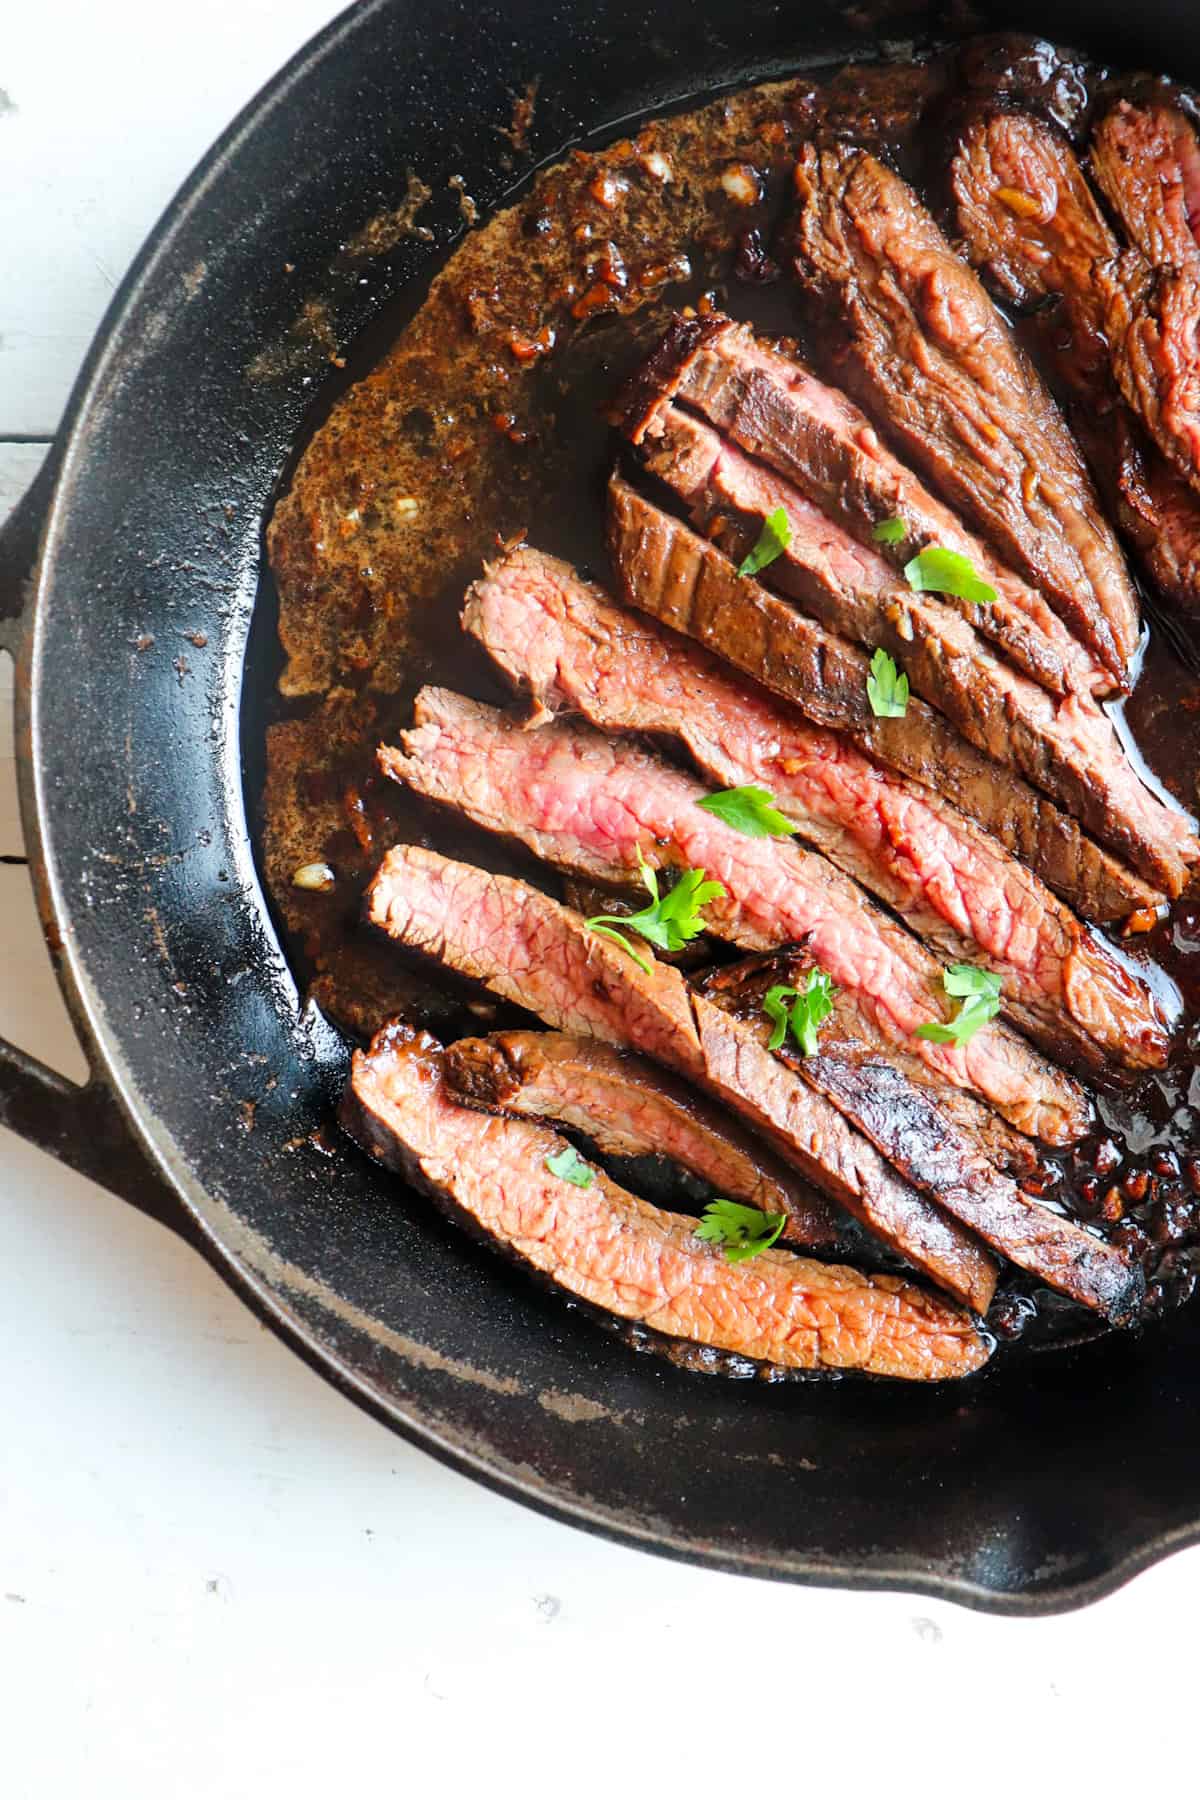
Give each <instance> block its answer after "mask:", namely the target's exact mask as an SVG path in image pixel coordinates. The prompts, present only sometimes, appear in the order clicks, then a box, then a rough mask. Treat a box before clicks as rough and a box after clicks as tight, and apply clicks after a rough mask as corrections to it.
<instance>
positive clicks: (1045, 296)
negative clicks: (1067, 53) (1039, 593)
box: [952, 113, 1200, 608]
mask: <svg viewBox="0 0 1200 1800" xmlns="http://www.w3.org/2000/svg"><path fill="white" fill-rule="evenodd" d="M1114 116H1116V115H1114ZM952 179H953V186H954V193H955V197H956V199H957V202H958V218H959V225H960V228H961V230H962V232H963V235H964V238H965V239H966V243H967V246H968V249H969V252H970V255H971V260H972V261H973V262H975V263H977V264H980V265H981V266H982V267H983V268H984V269H985V270H986V272H987V273H988V275H989V276H990V278H991V280H992V281H993V282H994V283H995V284H996V285H997V286H998V287H999V288H1000V290H1001V292H1002V293H1003V294H1004V295H1005V296H1006V297H1007V298H1009V299H1011V300H1013V301H1015V302H1016V303H1017V304H1018V305H1020V306H1021V307H1023V308H1026V309H1029V308H1033V309H1035V312H1036V317H1035V321H1034V329H1035V330H1036V332H1037V336H1038V339H1039V342H1040V344H1041V346H1042V348H1043V350H1044V351H1045V352H1046V355H1047V357H1048V358H1049V360H1050V362H1051V363H1052V366H1053V367H1054V369H1055V370H1056V372H1057V375H1058V378H1059V380H1060V382H1061V383H1062V384H1063V386H1064V387H1065V389H1066V390H1067V392H1068V393H1069V394H1070V395H1071V396H1072V397H1073V401H1074V405H1073V414H1072V416H1073V422H1074V424H1075V429H1076V433H1077V435H1078V437H1079V439H1080V442H1081V443H1082V445H1083V448H1084V451H1085V453H1086V454H1087V457H1088V460H1089V462H1090V463H1091V465H1092V468H1093V470H1094V472H1095V474H1096V477H1097V480H1098V481H1099V482H1100V485H1101V487H1102V489H1103V490H1104V494H1105V498H1106V499H1107V500H1108V502H1109V505H1110V506H1111V508H1112V510H1113V513H1114V515H1115V517H1116V519H1117V521H1118V523H1119V524H1120V525H1121V527H1122V528H1123V529H1124V530H1125V531H1126V532H1127V533H1128V535H1129V537H1130V538H1131V539H1132V541H1133V543H1134V544H1135V546H1136V547H1137V550H1138V553H1139V555H1140V557H1141V560H1142V562H1143V564H1144V565H1145V568H1146V571H1147V573H1148V574H1149V576H1150V579H1151V580H1152V581H1153V582H1154V583H1155V585H1156V586H1157V587H1158V588H1160V589H1161V590H1162V592H1163V593H1164V594H1165V595H1166V596H1167V597H1168V598H1169V599H1171V600H1173V601H1175V603H1176V604H1177V605H1180V606H1183V607H1186V608H1196V607H1200V499H1197V497H1196V495H1195V494H1194V493H1193V491H1192V489H1191V488H1190V487H1189V486H1188V485H1187V483H1186V482H1185V481H1183V480H1182V479H1181V478H1180V477H1179V476H1178V475H1177V474H1176V473H1175V471H1174V470H1173V469H1172V468H1171V467H1170V465H1169V464H1168V463H1167V462H1166V460H1165V459H1164V458H1163V456H1162V455H1161V453H1160V452H1159V451H1158V450H1157V449H1155V448H1153V447H1152V446H1151V445H1150V444H1149V443H1147V442H1146V440H1145V438H1144V436H1143V433H1142V430H1141V427H1140V425H1138V424H1137V423H1136V422H1135V420H1134V417H1133V414H1132V413H1131V412H1130V411H1129V409H1128V408H1127V406H1126V405H1125V402H1124V400H1123V399H1122V397H1121V394H1120V390H1119V387H1118V385H1117V380H1116V376H1115V373H1114V370H1113V365H1112V359H1111V356H1110V345H1109V337H1108V329H1109V312H1110V303H1111V293H1112V285H1113V282H1114V280H1115V279H1116V272H1117V270H1118V265H1119V260H1120V256H1121V247H1120V245H1119V244H1118V242H1117V240H1116V238H1115V237H1114V235H1113V233H1112V231H1111V230H1110V229H1109V226H1108V222H1107V220H1106V219H1105V218H1104V215H1103V214H1102V212H1101V211H1100V208H1099V206H1098V205H1097V204H1096V201H1095V199H1094V197H1093V195H1092V191H1091V189H1090V187H1089V186H1088V184H1087V182H1086V180H1085V179H1084V175H1083V170H1082V169H1081V168H1080V166H1079V163H1078V161H1077V160H1076V158H1075V155H1074V153H1073V152H1072V150H1071V148H1070V146H1069V145H1068V144H1067V143H1066V142H1065V140H1064V139H1062V138H1061V137H1059V136H1058V135H1057V133H1055V132H1052V131H1051V130H1049V129H1048V128H1047V127H1046V126H1045V125H1043V124H1042V123H1041V122H1040V121H1039V120H1036V119H1032V118H1030V117H1028V115H1026V114H1022V113H1002V114H998V115H997V116H996V117H994V118H992V119H990V120H987V121H983V120H981V121H978V122H976V123H975V124H974V125H973V126H972V127H971V129H970V130H969V131H968V132H967V133H966V134H965V136H964V138H963V140H962V143H961V145H960V146H959V150H958V153H957V155H956V157H955V160H954V164H953V170H952ZM1047 300H1054V301H1056V302H1057V304H1056V305H1055V306H1054V307H1053V308H1052V309H1051V310H1049V311H1047V310H1045V306H1044V303H1045V302H1046V301H1047ZM1039 308H1040V309H1041V310H1037V309H1039Z"/></svg>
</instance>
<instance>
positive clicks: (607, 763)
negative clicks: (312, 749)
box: [379, 688, 1091, 1144]
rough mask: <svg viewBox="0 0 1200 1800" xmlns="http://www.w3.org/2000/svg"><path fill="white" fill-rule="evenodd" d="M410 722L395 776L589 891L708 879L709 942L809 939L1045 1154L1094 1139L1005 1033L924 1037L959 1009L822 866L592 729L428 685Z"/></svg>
mask: <svg viewBox="0 0 1200 1800" xmlns="http://www.w3.org/2000/svg"><path fill="white" fill-rule="evenodd" d="M416 718H417V724H416V726H415V727H414V728H413V729H412V730H410V731H406V732H404V733H402V735H401V743H402V748H401V749H399V750H397V749H393V748H390V747H388V746H384V747H383V748H381V750H380V752H379V763H380V767H381V768H382V769H383V771H384V773H385V774H387V775H390V776H391V777H393V779H395V780H398V781H401V782H404V783H405V784H406V785H407V786H409V787H410V788H412V789H414V790H415V791H416V792H417V793H419V794H423V795H425V796H426V797H427V798H429V799H431V800H435V801H438V802H440V803H441V804H443V805H447V806H450V807H453V808H454V809H455V810H456V811H458V812H461V813H464V814H465V815H466V816H467V817H468V818H470V819H471V820H472V821H473V822H474V823H475V824H478V825H480V826H482V827H483V828H484V829H485V830H490V831H497V832H501V833H504V834H505V835H507V836H511V837H514V838H516V839H518V840H519V841H520V842H522V843H524V844H525V845H527V846H528V847H529V848H530V849H531V850H532V851H533V852H534V854H535V855H536V856H538V857H540V858H541V859H542V860H543V861H544V862H548V863H550V864H551V865H552V866H554V867H556V868H560V869H567V870H569V871H570V872H571V873H573V874H580V875H584V876H591V877H592V878H593V879H594V880H597V881H601V882H611V883H613V884H614V885H621V884H627V883H628V882H629V880H630V879H631V878H632V879H634V880H636V878H637V873H638V869H639V866H640V859H641V858H643V857H644V858H645V860H646V862H647V863H649V864H650V865H651V866H652V867H654V868H660V869H662V870H663V872H664V878H669V877H670V875H671V874H672V873H673V872H674V871H675V870H682V869H703V870H704V871H705V874H706V875H707V877H708V878H709V879H710V880H712V881H717V882H720V883H721V884H722V886H723V888H724V894H723V896H718V897H717V898H715V899H714V900H712V901H711V902H710V903H709V904H708V905H706V907H705V909H704V924H705V928H706V929H707V930H709V931H710V932H713V933H715V934H716V935H718V936H720V937H724V938H726V939H728V940H729V941H730V942H731V943H734V944H737V945H739V946H740V947H741V948H743V949H747V950H765V949H771V948H774V947H776V946H778V945H780V944H786V943H792V942H799V941H801V940H803V941H804V942H805V943H807V945H808V946H809V948H810V949H811V951H812V953H813V955H814V957H815V958H816V960H817V961H818V962H819V964H820V965H821V967H822V968H823V969H824V970H825V971H826V973H827V974H828V975H829V976H830V978H831V979H832V980H833V981H835V982H836V983H837V985H838V986H839V987H840V988H842V989H843V990H844V991H845V992H846V993H847V994H848V995H851V996H853V997H854V999H855V1001H856V1003H857V1004H858V1006H859V1007H860V1008H861V1009H862V1011H863V1012H864V1013H865V1014H866V1016H867V1018H868V1019H869V1021H870V1022H871V1023H872V1025H873V1026H874V1027H875V1029H876V1030H878V1031H879V1032H881V1033H882V1034H883V1035H884V1037H885V1038H887V1039H889V1040H891V1041H894V1042H896V1043H897V1044H899V1045H900V1046H901V1047H903V1048H905V1049H907V1050H909V1051H911V1052H912V1053H914V1054H916V1055H917V1056H919V1057H920V1058H921V1059H922V1061H924V1062H925V1063H926V1064H927V1065H928V1066H929V1068H930V1069H931V1070H932V1071H933V1072H934V1074H935V1075H936V1076H939V1077H941V1078H942V1079H944V1080H946V1081H948V1082H950V1083H951V1084H952V1085H954V1086H956V1087H961V1088H965V1089H967V1090H968V1091H972V1092H975V1093H977V1094H979V1095H981V1096H982V1097H983V1098H984V1099H986V1100H987V1101H989V1102H990V1104H991V1105H992V1106H994V1107H995V1108H996V1110H997V1112H999V1113H1000V1114H1001V1116H1002V1117H1003V1118H1006V1119H1007V1120H1008V1121H1009V1123H1010V1124H1012V1125H1014V1126H1016V1128H1017V1129H1018V1130H1019V1131H1024V1132H1025V1133H1026V1134H1027V1135H1028V1136H1030V1137H1035V1138H1040V1139H1041V1140H1042V1141H1043V1142H1045V1143H1049V1144H1067V1143H1073V1142H1075V1141H1077V1140H1078V1139H1079V1138H1080V1137H1081V1136H1083V1134H1084V1133H1085V1132H1086V1131H1087V1130H1088V1128H1089V1126H1090V1123H1091V1111H1090V1107H1089V1106H1088V1103H1087V1101H1086V1099H1085V1097H1084V1095H1083V1092H1082V1090H1081V1089H1080V1088H1079V1086H1078V1084H1077V1083H1076V1082H1074V1081H1073V1080H1072V1079H1071V1078H1070V1077H1069V1076H1067V1075H1065V1074H1064V1073H1063V1071H1062V1070H1060V1069H1057V1068H1054V1067H1053V1066H1052V1065H1050V1064H1048V1063H1047V1062H1046V1061H1045V1060H1044V1059H1043V1058H1042V1057H1040V1056H1039V1055H1038V1054H1037V1052H1036V1051H1034V1050H1033V1049H1032V1048H1031V1047H1030V1046H1029V1045H1028V1044H1027V1043H1026V1042H1025V1040H1024V1039H1022V1038H1020V1037H1017V1036H1016V1035H1015V1034H1014V1033H1013V1032H1011V1031H1010V1030H1009V1029H1008V1028H1007V1027H1005V1026H1002V1025H994V1026H991V1027H989V1028H987V1029H986V1030H984V1031H981V1032H979V1033H978V1034H977V1035H976V1036H975V1037H974V1038H972V1039H971V1041H970V1042H969V1043H967V1044H964V1045H961V1046H959V1045H948V1044H940V1043H935V1042H933V1041H931V1040H930V1039H928V1038H921V1037H917V1036H916V1035H915V1034H916V1031H917V1028H918V1026H921V1025H927V1024H944V1023H945V1022H946V1020H947V1019H948V1018H949V1017H951V1016H952V1015H953V1013H954V1012H955V1010H956V1008H955V1006H954V1004H953V1003H952V1002H950V1001H949V1000H948V999H947V997H946V995H945V993H944V991H943V988H942V973H943V970H942V965H941V964H940V963H939V962H938V961H937V959H936V958H935V957H933V956H932V955H931V954H930V953H929V952H928V951H927V950H926V949H925V948H924V947H923V946H922V945H921V944H919V943H918V942H917V940H916V939H915V938H913V937H911V936H910V935H909V933H908V932H907V931H905V930H904V929H903V927H902V926H900V925H898V924H896V923H894V922H893V921H892V920H891V919H889V918H888V917H887V915H886V914H884V913H883V912H881V911H880V910H879V908H878V907H876V906H874V905H873V904H872V903H871V901H870V900H868V899H867V897H866V896H865V895H864V894H863V893H862V891H861V889H859V888H858V887H856V886H855V884H854V883H853V882H852V881H850V880H848V879H847V878H846V877H845V876H844V875H842V874H840V873H839V872H838V871H837V870H836V869H835V868H833V866H832V865H831V864H830V863H828V862H827V861H826V860H825V859H824V857H821V856H818V855H815V854H814V853H813V852H811V851H807V850H803V849H801V848H800V846H799V845H798V844H795V843H792V842H790V841H789V840H787V839H779V838H748V837H746V836H744V835H743V834H742V833H741V832H738V831H735V830H734V829H733V828H732V827H731V826H729V825H727V824H725V823H724V821H723V820H721V819H719V818H717V817H715V816H714V815H713V814H712V813H711V812H709V811H708V810H706V809H705V808H703V807H701V806H699V805H697V804H696V803H697V801H698V800H701V799H703V798H704V796H705V795H706V794H707V793H708V791H709V790H708V789H707V788H706V787H705V786H704V784H703V783H701V782H699V781H697V780H696V779H695V778H694V777H693V776H691V775H688V774H685V773H684V772H683V771H682V770H679V769H676V768H674V767H673V766H672V765H671V764H669V763H666V762H663V761H662V760H661V759H660V758H659V757H657V756H654V755H652V754H650V753H648V752H646V751H643V750H640V749H639V748H638V747H637V746H636V745H634V744H631V743H629V742H626V741H622V740H619V739H613V738H609V737H605V736H603V735H601V734H600V733H598V732H595V731H593V730H592V729H591V728H590V727H587V726H584V725H579V726H571V725H543V726H541V727H540V728H538V729H536V730H531V729H528V728H526V727H524V726H523V725H522V724H521V723H520V722H519V721H516V720H513V719H511V718H509V717H508V716H507V715H505V714H504V713H500V712H497V711H496V710H495V709H494V708H492V707H489V706H483V705H481V704H480V703H479V702H478V701H475V700H467V699H464V698H462V697H461V696H459V695H456V694H451V693H448V692H446V691H445V690H444V689H437V688H425V689H422V691H421V693H420V694H419V695H418V698H417V703H416Z"/></svg>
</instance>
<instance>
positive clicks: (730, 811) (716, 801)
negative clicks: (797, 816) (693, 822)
mask: <svg viewBox="0 0 1200 1800" xmlns="http://www.w3.org/2000/svg"><path fill="white" fill-rule="evenodd" d="M696 805H697V806H702V807H703V808H704V810H705V812H710V813H713V814H714V815H715V816H716V817H717V818H718V819H722V820H723V821H724V823H725V824H726V825H732V827H733V829H734V830H735V831H740V832H741V834H742V836H743V837H752V838H756V837H791V836H792V834H793V833H794V832H795V831H796V829H797V827H796V826H795V825H793V824H792V821H791V820H790V819H785V818H784V816H783V814H782V813H781V812H779V811H778V809H777V808H776V805H775V796H774V795H773V794H768V792H767V790H766V788H760V787H735V788H725V789H724V791H723V792H721V793H719V794H705V796H704V798H703V800H697V802H696Z"/></svg>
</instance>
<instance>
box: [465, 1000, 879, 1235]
mask: <svg viewBox="0 0 1200 1800" xmlns="http://www.w3.org/2000/svg"><path fill="white" fill-rule="evenodd" d="M446 1077H447V1080H448V1081H449V1083H450V1085H451V1087H452V1088H453V1089H454V1093H455V1097H456V1098H457V1099H459V1100H461V1101H462V1102H463V1103H464V1104H465V1105H469V1106H482V1107H484V1108H485V1109H486V1110H488V1111H491V1112H507V1113H514V1114H517V1115H519V1116H520V1117H521V1118H526V1119H540V1120H542V1121H543V1122H544V1123H549V1124H554V1125H562V1126H565V1127H566V1128H567V1130H569V1131H578V1132H580V1133H581V1134H582V1135H583V1136H584V1137H586V1138H588V1139H589V1140H590V1141H591V1142H592V1143H593V1144H594V1145H595V1146H596V1148H597V1150H599V1152H600V1153H601V1155H602V1156H667V1157H670V1158H671V1160H672V1161H673V1162H676V1163H678V1164H680V1166H681V1167H682V1168H685V1169H687V1170H689V1171H690V1172H691V1173H692V1174H693V1175H695V1176H698V1177H699V1179H700V1180H701V1181H706V1182H707V1183H708V1184H709V1186H710V1187H711V1188H713V1189H714V1190H715V1191H716V1192H717V1193H719V1194H721V1195H723V1196H724V1197H725V1198H727V1199H730V1200H740V1201H741V1202H742V1203H743V1204H744V1205H746V1206H756V1207H757V1208H758V1210H759V1211H760V1212H765V1213H784V1214H786V1216H787V1221H788V1222H787V1224H786V1225H785V1226H784V1230H783V1235H784V1237H785V1238H786V1239H787V1240H788V1241H789V1242H791V1243H796V1244H804V1245H806V1246H808V1248H810V1249H818V1250H824V1251H827V1252H828V1251H831V1250H835V1249H837V1248H838V1246H839V1244H840V1245H841V1247H842V1249H843V1250H845V1249H846V1248H847V1247H848V1240H849V1238H850V1234H851V1232H852V1230H853V1229H854V1228H853V1227H851V1226H850V1225H849V1221H848V1219H847V1217H846V1215H845V1214H842V1213H840V1212H839V1210H838V1209H837V1208H835V1207H833V1206H831V1204H830V1203H829V1201H828V1200H826V1199H825V1198H824V1196H823V1195H821V1194H818V1193H817V1192H816V1191H815V1190H814V1189H813V1188H812V1187H810V1186H809V1184H808V1183H807V1182H806V1181H802V1180H801V1178H800V1177H799V1175H797V1174H796V1172H795V1171H794V1170H792V1169H788V1168H787V1167H786V1166H785V1165H784V1164H783V1163H782V1162H780V1161H779V1160H778V1159H777V1158H776V1157H775V1156H773V1155H772V1153H771V1152H770V1151H769V1150H768V1149H766V1147H765V1146H764V1145H762V1144H758V1143H756V1142H755V1141H754V1139H753V1137H752V1136H751V1135H750V1133H749V1132H748V1131H746V1130H744V1129H743V1127H742V1126H740V1125H739V1124H737V1122H736V1121H735V1120H734V1119H733V1118H731V1117H730V1115H729V1114H728V1113H722V1112H721V1111H720V1109H719V1108H717V1107H715V1106H713V1105H712V1103H711V1102H710V1101H708V1100H705V1099H703V1098H702V1097H701V1095H699V1094H697V1093H696V1092H695V1091H694V1089H691V1088H689V1087H687V1086H685V1084H684V1083H683V1082H682V1081H679V1080H677V1079H676V1077H675V1076H673V1075H668V1074H667V1073H666V1071H665V1070H663V1069H660V1068H659V1067H657V1065H656V1064H654V1063H652V1062H648V1061H647V1059H646V1058H645V1057H644V1056H636V1055H634V1053H633V1052H632V1051H629V1050H617V1049H614V1048H613V1047H612V1045H610V1044H602V1043H599V1042H598V1041H597V1040H596V1039H595V1038H583V1037H569V1036H567V1035H566V1034H565V1033H563V1032H561V1031H500V1032H497V1033H496V1035H495V1036H494V1037H487V1038H460V1039H459V1041H458V1042H457V1043H456V1044H452V1045H451V1046H450V1048H449V1049H448V1050H447V1052H446Z"/></svg>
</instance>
